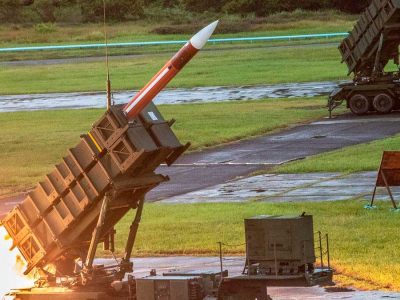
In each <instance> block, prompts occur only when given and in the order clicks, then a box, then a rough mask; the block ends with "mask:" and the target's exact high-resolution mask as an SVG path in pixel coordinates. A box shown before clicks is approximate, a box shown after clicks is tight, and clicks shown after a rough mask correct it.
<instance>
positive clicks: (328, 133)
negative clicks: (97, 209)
mask: <svg viewBox="0 0 400 300" xmlns="http://www.w3.org/2000/svg"><path fill="white" fill-rule="evenodd" d="M399 132H400V113H396V114H391V115H388V116H379V115H370V116H366V117H354V116H352V115H344V116H341V117H340V118H337V119H333V120H329V119H323V120H320V121H317V122H313V123H311V124H307V125H302V126H298V127H295V128H292V129H288V130H284V131H282V132H279V133H276V134H272V135H265V136H261V137H258V138H253V139H249V140H245V141H240V142H235V143H231V144H227V145H223V146H219V147H215V148H212V149H208V150H205V151H201V152H196V153H190V154H188V155H185V156H183V157H182V158H181V159H180V160H178V161H177V163H176V164H175V165H174V166H173V167H170V168H167V167H165V166H162V167H160V168H159V170H158V172H159V173H161V174H166V175H169V176H170V178H171V181H170V182H169V183H165V184H162V185H160V186H159V187H158V188H156V189H155V190H153V191H151V192H150V193H149V194H148V195H147V200H148V201H158V200H161V199H165V198H168V197H173V196H177V195H181V194H185V193H189V192H193V191H196V190H201V189H205V188H208V187H211V186H214V185H217V184H222V183H224V182H227V181H230V180H233V179H235V178H237V177H240V176H248V175H249V174H251V173H252V172H254V171H257V170H261V169H268V168H271V167H273V166H276V165H279V164H282V163H285V162H287V161H291V160H296V159H302V158H304V157H307V156H310V155H314V154H318V153H321V152H326V151H331V150H334V149H339V148H342V147H345V146H350V145H354V144H360V143H366V142H369V141H373V140H377V139H381V138H384V137H388V136H392V135H394V134H397V133H399ZM21 199H22V197H21V196H20V197H16V198H10V199H6V200H4V201H1V203H0V217H1V216H2V215H3V216H4V214H5V213H6V212H7V211H9V210H10V209H11V208H12V207H13V206H14V205H15V204H17V203H18V202H19V201H21Z"/></svg>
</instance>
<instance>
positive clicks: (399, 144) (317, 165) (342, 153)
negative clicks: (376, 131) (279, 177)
mask: <svg viewBox="0 0 400 300" xmlns="http://www.w3.org/2000/svg"><path fill="white" fill-rule="evenodd" d="M399 149H400V135H396V136H394V137H390V138H386V139H382V140H378V141H374V142H371V143H366V144H361V145H355V146H350V147H346V148H343V149H340V150H336V151H332V152H327V153H322V154H318V155H315V156H311V157H307V158H306V159H304V160H300V161H295V162H291V163H288V164H285V165H282V166H280V167H277V168H276V169H274V170H273V171H272V172H278V173H310V172H344V173H346V172H349V173H352V172H360V171H373V170H374V171H375V170H377V169H378V168H379V164H380V162H381V158H382V152H383V151H390V150H395V151H397V150H399Z"/></svg>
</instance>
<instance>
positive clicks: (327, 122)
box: [310, 118, 400, 125]
mask: <svg viewBox="0 0 400 300" xmlns="http://www.w3.org/2000/svg"><path fill="white" fill-rule="evenodd" d="M370 122H400V118H381V119H353V120H331V121H318V122H313V123H311V124H310V125H333V124H351V123H370Z"/></svg>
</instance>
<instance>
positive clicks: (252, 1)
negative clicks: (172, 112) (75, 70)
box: [0, 0, 370, 24]
mask: <svg viewBox="0 0 400 300" xmlns="http://www.w3.org/2000/svg"><path fill="white" fill-rule="evenodd" d="M105 1H106V6H107V15H108V19H109V20H112V21H123V20H127V19H128V20H132V19H143V18H146V19H147V20H154V21H156V22H160V21H161V20H163V19H168V20H169V21H170V22H171V23H174V24H175V23H180V24H182V22H185V23H191V21H192V20H193V18H192V16H193V15H195V14H199V13H201V14H202V16H201V17H202V18H203V19H209V17H210V14H214V15H215V14H218V15H221V13H223V14H226V13H228V14H233V15H236V16H256V17H266V16H270V15H271V14H275V13H279V12H291V11H295V10H299V9H302V10H313V11H316V10H321V9H339V10H342V11H345V12H350V13H359V12H360V11H362V10H363V9H364V8H365V7H366V6H367V5H368V4H369V2H370V0H361V1H347V0H333V1H329V0H302V1H296V0H287V1H279V0H200V1H199V0H105ZM170 13H172V15H171V14H170ZM204 13H205V14H204ZM165 15H167V18H165ZM176 15H178V18H175V16H176ZM182 16H186V18H185V17H182ZM102 20H103V0H90V1H88V0H0V21H2V22H8V23H16V22H28V23H30V22H34V23H36V22H42V23H49V22H51V23H54V22H64V23H65V22H67V23H80V22H99V21H102Z"/></svg>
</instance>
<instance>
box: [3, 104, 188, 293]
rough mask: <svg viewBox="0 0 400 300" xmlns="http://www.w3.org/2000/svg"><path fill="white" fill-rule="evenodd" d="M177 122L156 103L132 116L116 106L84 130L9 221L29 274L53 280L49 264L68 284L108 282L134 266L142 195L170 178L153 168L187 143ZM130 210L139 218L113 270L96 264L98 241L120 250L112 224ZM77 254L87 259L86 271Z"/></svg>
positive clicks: (7, 224)
mask: <svg viewBox="0 0 400 300" xmlns="http://www.w3.org/2000/svg"><path fill="white" fill-rule="evenodd" d="M171 125H172V122H167V121H165V120H164V119H163V117H162V115H161V114H160V112H159V111H158V110H157V108H156V107H155V106H154V105H153V104H150V105H148V106H147V107H146V108H145V109H144V110H143V111H142V112H141V113H140V115H139V116H138V117H136V118H133V119H131V120H130V121H128V120H127V118H126V117H125V115H124V114H123V112H122V110H121V107H119V106H112V107H111V108H110V109H109V110H108V111H107V112H106V113H105V114H104V115H103V116H102V117H101V118H100V119H99V121H98V122H96V123H95V124H94V125H93V127H92V129H91V130H90V131H89V132H88V133H87V134H83V135H82V136H81V141H80V143H79V144H78V145H77V146H76V147H74V148H72V149H70V150H69V151H68V155H67V156H65V157H64V158H63V160H62V162H61V163H60V164H58V165H56V167H55V169H54V171H53V172H51V173H50V174H48V175H47V176H46V177H45V180H43V181H42V182H40V183H39V184H38V185H37V187H36V188H35V189H34V190H33V191H32V192H30V193H29V194H28V195H27V196H26V198H25V200H24V201H23V202H22V203H21V204H20V205H18V206H17V207H15V208H14V209H13V210H12V211H11V212H10V213H9V214H8V215H7V216H6V217H5V219H4V220H3V225H4V226H5V228H6V230H7V231H8V233H9V234H10V236H11V238H12V240H13V247H18V249H19V250H20V251H21V253H22V255H23V256H24V258H25V260H26V262H27V263H28V266H27V269H26V272H25V274H27V273H29V272H30V271H31V270H33V269H34V268H35V269H36V270H39V271H40V274H41V275H42V278H43V285H49V284H50V285H51V283H52V282H53V281H55V277H54V278H52V275H51V274H50V273H49V272H48V271H47V269H45V268H46V266H47V265H49V264H51V265H53V266H54V267H55V269H56V273H57V276H61V277H62V278H63V280H65V282H66V286H67V287H68V288H70V287H79V286H98V285H99V284H105V285H107V283H111V282H113V281H121V280H122V279H123V278H124V276H125V274H126V273H127V272H131V271H132V263H131V262H130V257H131V252H132V248H133V244H134V241H135V236H136V232H137V229H138V225H139V221H140V216H141V212H142V208H143V202H144V197H145V195H146V193H147V192H148V191H150V190H151V189H153V188H154V187H156V186H157V185H158V184H160V183H161V182H164V181H166V180H168V177H165V176H163V175H158V174H155V169H156V168H157V167H158V166H159V165H160V164H162V163H166V164H167V165H171V164H172V163H173V162H174V161H175V160H176V159H177V158H178V157H179V156H180V155H181V154H182V153H183V152H184V151H185V150H186V149H187V148H188V147H189V144H186V145H181V144H180V142H179V141H178V139H177V138H176V136H175V134H174V133H173V131H172V130H171V128H170V127H171ZM131 209H135V210H136V217H135V219H134V221H133V223H132V226H131V228H130V234H129V237H128V240H127V242H126V246H125V255H124V257H123V259H122V261H121V262H120V263H119V264H118V265H116V266H115V268H109V267H103V266H94V265H93V262H94V257H95V252H96V248H97V245H98V244H99V243H100V242H104V243H105V248H106V249H109V250H111V251H113V250H114V233H115V231H114V226H115V225H116V224H117V223H118V221H119V220H120V219H121V218H122V217H123V216H125V215H126V214H127V213H128V212H129V211H130V210H131ZM76 259H81V261H82V262H83V265H82V266H81V268H82V269H81V271H80V272H77V271H76V265H75V260H76ZM53 273H54V272H53ZM77 274H79V275H77ZM39 282H40V280H39Z"/></svg>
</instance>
